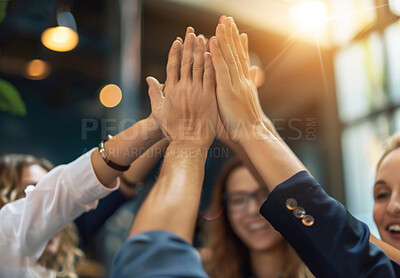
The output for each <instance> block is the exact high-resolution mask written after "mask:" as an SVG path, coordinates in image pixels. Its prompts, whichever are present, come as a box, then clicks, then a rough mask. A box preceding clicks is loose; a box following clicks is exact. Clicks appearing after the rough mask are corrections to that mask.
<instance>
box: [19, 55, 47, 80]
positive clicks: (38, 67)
mask: <svg viewBox="0 0 400 278" xmlns="http://www.w3.org/2000/svg"><path fill="white" fill-rule="evenodd" d="M50 71H51V69H50V65H49V64H48V63H47V62H45V61H43V60H39V59H34V60H31V61H29V62H28V63H27V64H26V67H25V76H26V78H29V79H32V80H41V79H45V78H46V77H47V76H49V74H50Z"/></svg>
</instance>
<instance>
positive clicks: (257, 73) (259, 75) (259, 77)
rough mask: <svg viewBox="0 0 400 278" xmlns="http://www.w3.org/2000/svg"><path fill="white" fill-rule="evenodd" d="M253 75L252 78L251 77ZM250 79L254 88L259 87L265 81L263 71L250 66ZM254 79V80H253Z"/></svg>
mask: <svg viewBox="0 0 400 278" xmlns="http://www.w3.org/2000/svg"><path fill="white" fill-rule="evenodd" d="M252 75H254V77H253V76H252ZM250 77H251V81H252V82H253V84H254V86H256V87H257V88H259V87H261V86H262V85H263V84H264V81H265V75H264V71H263V70H262V69H260V68H259V67H257V66H252V67H251V68H250ZM253 79H254V80H253Z"/></svg>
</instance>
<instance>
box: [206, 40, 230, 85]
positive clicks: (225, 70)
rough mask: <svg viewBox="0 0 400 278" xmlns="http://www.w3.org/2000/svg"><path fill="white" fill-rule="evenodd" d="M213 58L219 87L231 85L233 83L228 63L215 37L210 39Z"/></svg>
mask: <svg viewBox="0 0 400 278" xmlns="http://www.w3.org/2000/svg"><path fill="white" fill-rule="evenodd" d="M210 50H211V58H212V62H213V65H214V70H215V79H216V81H217V86H218V87H222V88H223V87H225V86H228V85H229V86H230V85H231V84H232V81H231V77H230V74H229V67H228V64H227V63H226V62H225V59H224V55H223V54H222V51H221V48H220V47H219V44H218V40H217V39H216V38H215V37H212V38H211V39H210Z"/></svg>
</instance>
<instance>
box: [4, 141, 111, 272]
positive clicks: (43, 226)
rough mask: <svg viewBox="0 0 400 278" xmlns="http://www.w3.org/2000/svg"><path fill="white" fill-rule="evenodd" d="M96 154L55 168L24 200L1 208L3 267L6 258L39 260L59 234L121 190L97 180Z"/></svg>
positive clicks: (88, 153) (88, 154)
mask: <svg viewBox="0 0 400 278" xmlns="http://www.w3.org/2000/svg"><path fill="white" fill-rule="evenodd" d="M93 151H94V149H92V150H91V151H89V152H87V153H86V154H84V155H82V156H81V157H79V158H78V159H76V160H75V161H73V162H71V163H69V164H67V165H61V166H58V167H56V168H54V169H53V170H51V171H50V172H49V173H48V174H47V175H46V176H45V177H44V178H43V179H42V180H40V181H39V183H38V184H37V185H36V187H35V188H34V189H32V188H30V189H29V190H26V197H25V198H23V199H19V200H17V201H15V202H11V203H9V204H7V205H5V206H3V207H2V208H1V209H0V266H1V261H2V260H1V258H2V257H3V256H8V257H20V256H27V257H30V258H31V259H33V260H35V261H37V260H38V259H39V258H40V256H41V255H42V253H43V251H44V249H45V247H46V245H47V242H48V241H49V240H50V239H51V238H52V237H53V236H54V235H55V234H56V233H57V232H59V231H60V230H61V229H62V228H64V227H65V226H66V225H67V224H68V223H69V222H71V221H73V220H74V219H75V218H77V217H78V216H80V215H81V214H82V213H83V212H86V211H88V210H90V209H94V208H95V207H96V206H97V202H98V200H99V199H101V198H103V197H105V196H106V195H108V194H109V193H110V192H112V191H114V190H115V189H117V188H118V186H119V182H118V184H117V185H116V186H115V187H114V188H112V189H109V188H106V187H105V186H103V185H102V184H101V183H100V181H99V180H98V179H97V177H96V175H95V173H94V170H93V166H92V163H91V159H90V156H91V153H92V152H93ZM6 261H9V260H6Z"/></svg>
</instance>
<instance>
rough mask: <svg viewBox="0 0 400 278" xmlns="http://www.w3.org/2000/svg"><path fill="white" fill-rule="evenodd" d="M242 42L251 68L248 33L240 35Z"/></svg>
mask: <svg viewBox="0 0 400 278" xmlns="http://www.w3.org/2000/svg"><path fill="white" fill-rule="evenodd" d="M240 41H241V42H242V47H243V50H244V52H245V53H246V55H247V64H248V66H249V67H250V54H249V38H248V37H247V34H246V33H242V34H240Z"/></svg>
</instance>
